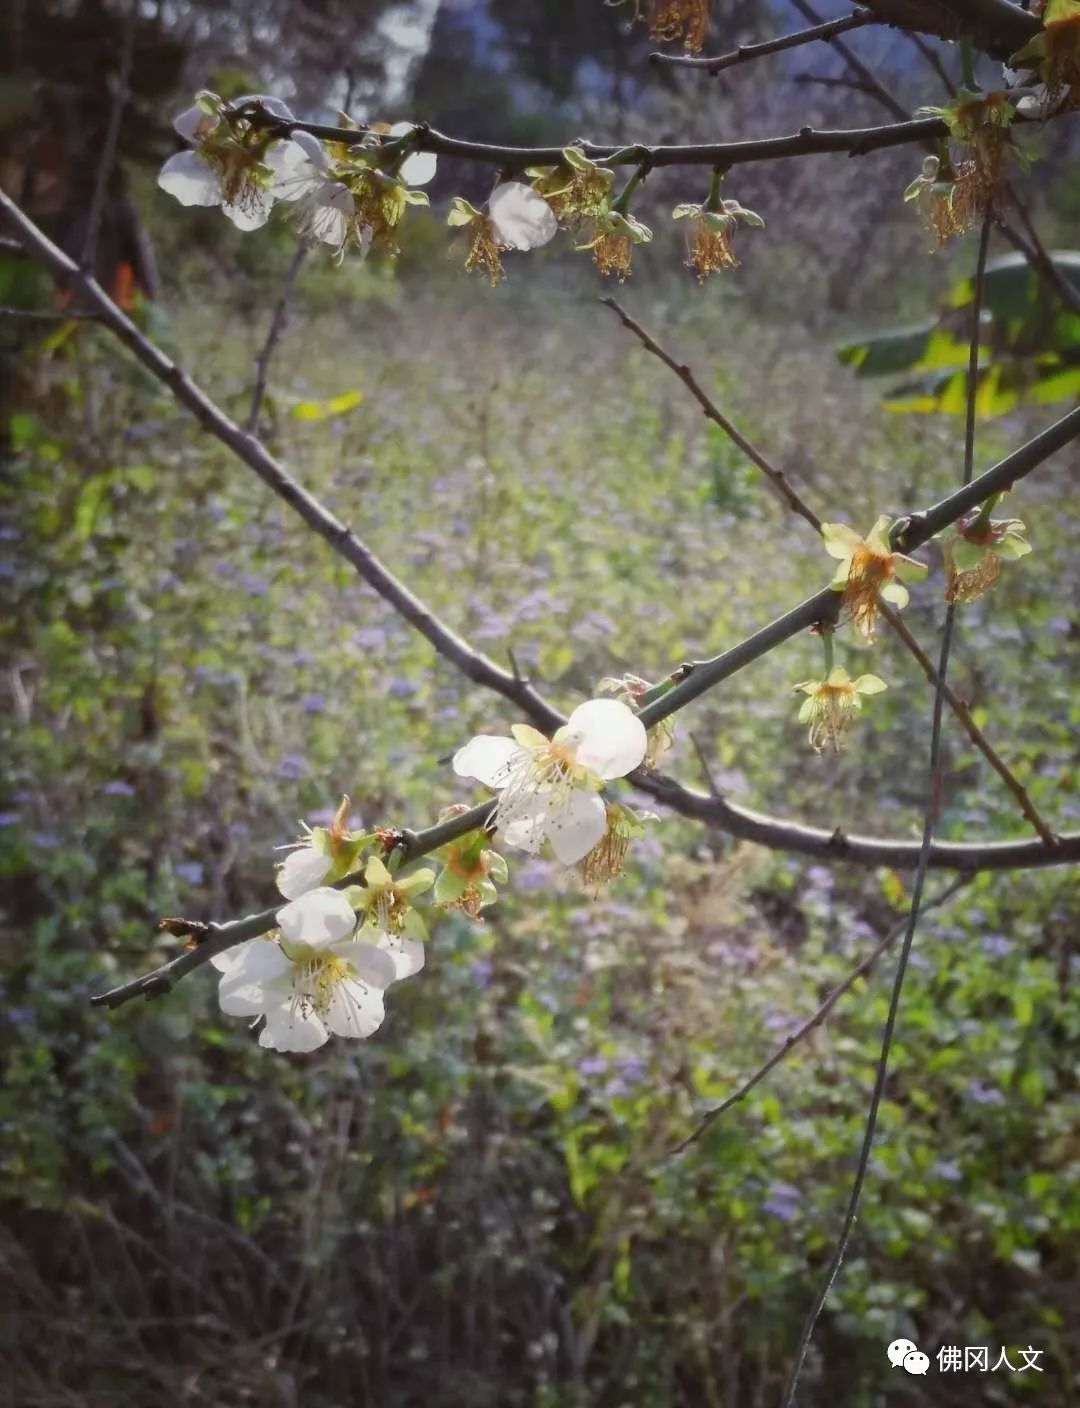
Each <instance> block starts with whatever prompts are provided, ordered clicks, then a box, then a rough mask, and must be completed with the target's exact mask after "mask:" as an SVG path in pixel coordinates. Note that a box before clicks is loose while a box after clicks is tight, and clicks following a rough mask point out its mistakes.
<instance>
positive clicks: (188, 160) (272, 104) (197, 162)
mask: <svg viewBox="0 0 1080 1408" xmlns="http://www.w3.org/2000/svg"><path fill="white" fill-rule="evenodd" d="M252 103H259V104H261V105H262V107H263V109H264V110H265V111H266V112H268V113H270V114H271V116H273V117H278V118H280V119H281V120H282V121H284V122H291V121H292V120H293V115H292V113H291V112H290V111H289V109H288V108H287V107H286V106H285V104H284V103H282V102H280V101H279V100H278V99H277V98H272V97H267V96H264V95H260V94H256V95H251V96H248V97H244V98H238V99H236V101H235V102H233V103H226V102H224V101H223V100H222V99H221V98H219V97H218V96H217V94H216V93H200V94H199V96H198V98H197V100H196V102H195V104H194V106H192V107H189V108H186V109H185V110H184V111H183V112H182V113H180V115H179V116H178V117H177V118H175V119H174V121H173V127H174V128H175V129H176V131H177V132H178V133H179V134H180V136H181V137H183V138H184V140H185V141H186V142H188V143H189V145H190V147H191V150H190V151H186V152H177V154H176V155H175V156H171V157H169V159H168V161H166V162H165V165H164V166H163V167H162V168H161V170H160V171H159V172H158V178H157V183H158V185H159V186H160V187H161V189H162V190H163V191H166V192H167V193H168V194H169V195H171V196H173V197H175V199H176V200H178V201H179V202H180V203H181V205H200V206H214V205H220V206H221V208H222V210H223V211H224V212H225V214H226V215H227V216H228V217H229V219H230V220H231V221H232V222H233V224H234V225H235V226H236V227H237V229H238V230H257V229H259V228H260V227H261V226H262V225H265V224H266V221H267V219H268V218H269V215H270V211H271V209H272V208H273V204H274V192H273V187H274V185H275V183H276V182H278V181H280V180H282V179H285V178H287V177H288V175H289V174H290V173H291V172H292V171H293V170H294V169H296V168H297V167H299V166H300V165H302V164H303V162H304V159H305V154H304V151H303V149H302V148H301V147H299V146H298V145H297V144H296V143H295V142H294V141H292V140H291V139H289V138H285V139H281V140H275V139H272V138H270V137H269V136H268V135H267V133H266V132H265V131H264V130H263V129H260V128H259V127H256V126H255V125H253V124H252V123H251V122H250V121H248V120H247V119H245V118H244V117H242V116H240V113H241V112H242V110H243V108H244V106H245V105H246V104H252Z"/></svg>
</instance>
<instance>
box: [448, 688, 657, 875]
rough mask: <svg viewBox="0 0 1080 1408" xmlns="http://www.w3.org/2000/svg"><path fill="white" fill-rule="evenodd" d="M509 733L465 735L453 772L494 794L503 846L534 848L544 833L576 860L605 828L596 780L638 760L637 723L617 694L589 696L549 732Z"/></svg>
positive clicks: (568, 860) (641, 752) (641, 744)
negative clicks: (504, 735)
mask: <svg viewBox="0 0 1080 1408" xmlns="http://www.w3.org/2000/svg"><path fill="white" fill-rule="evenodd" d="M511 732H512V733H513V738H497V737H493V736H491V735H486V734H482V735H480V736H479V737H477V738H473V739H472V740H470V742H468V743H467V744H466V745H465V747H464V748H461V749H459V750H458V752H457V753H455V755H454V771H455V772H456V773H457V775H458V776H459V777H471V778H475V779H476V781H477V782H482V783H483V784H484V785H485V786H486V787H491V788H494V789H495V790H496V791H497V792H498V793H499V800H498V802H497V803H496V806H495V817H494V822H495V826H496V828H497V829H498V830H499V831H500V832H501V833H502V835H503V839H504V840H505V841H506V843H507V845H509V846H515V847H517V848H518V849H520V850H523V851H530V852H532V853H533V854H535V853H536V852H537V851H539V850H540V848H541V846H543V844H544V842H545V840H547V841H550V842H551V847H552V850H553V851H554V852H555V855H556V856H557V857H558V859H559V860H560V861H561V862H562V863H563V865H576V864H577V862H578V861H579V860H581V859H582V858H583V857H584V856H586V855H588V853H589V852H590V851H591V850H592V849H593V847H594V846H595V845H596V844H597V843H598V842H599V841H600V839H601V838H602V837H603V835H604V833H605V832H606V830H607V809H606V807H605V806H604V802H603V799H602V798H601V796H600V791H601V789H602V787H603V785H604V783H605V782H610V781H611V780H612V779H614V778H617V777H625V776H626V774H627V773H629V772H633V770H634V769H635V768H636V767H639V766H640V765H641V761H642V759H643V758H644V757H645V749H646V747H647V744H648V740H647V738H646V736H645V728H644V726H643V724H642V722H641V720H640V719H639V718H638V717H637V715H636V714H635V713H634V712H633V710H632V709H629V708H628V707H627V706H626V705H625V704H623V703H621V702H620V701H619V700H617V699H590V700H589V702H588V703H587V704H581V705H579V706H578V707H577V708H576V709H575V710H574V712H573V713H572V714H571V715H570V718H569V719H568V720H567V722H566V723H565V724H564V725H563V727H562V728H560V729H559V730H558V731H557V732H556V734H555V736H554V738H551V739H547V738H545V737H544V735H543V734H542V733H539V732H537V730H536V729H534V728H530V727H529V726H528V725H527V724H517V725H515V726H514V728H513V729H512V730H511Z"/></svg>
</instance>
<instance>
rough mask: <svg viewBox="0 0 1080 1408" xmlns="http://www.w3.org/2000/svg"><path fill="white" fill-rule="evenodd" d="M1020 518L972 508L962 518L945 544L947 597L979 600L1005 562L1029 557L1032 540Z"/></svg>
mask: <svg viewBox="0 0 1080 1408" xmlns="http://www.w3.org/2000/svg"><path fill="white" fill-rule="evenodd" d="M1026 532H1027V529H1026V528H1025V527H1024V524H1023V522H1022V521H1021V519H1019V518H990V517H989V516H985V515H984V514H983V513H982V512H981V511H980V510H973V511H972V513H970V514H966V515H965V516H964V518H961V519H959V520H958V521H957V522H956V523H955V524H954V525H953V528H952V531H951V532H950V533H949V535H948V537H946V539H945V543H944V545H943V552H944V556H945V600H946V601H964V602H968V601H976V600H977V599H978V598H979V597H980V596H982V595H983V593H984V592H987V591H989V590H990V588H991V587H992V586H993V585H994V583H995V582H996V581H997V579H998V577H999V576H1000V575H1001V564H1002V562H1015V561H1016V560H1017V558H1021V557H1026V556H1027V554H1028V553H1029V552H1030V551H1031V544H1030V543H1029V542H1028V540H1027V538H1026V537H1025V536H1024V534H1025V533H1026Z"/></svg>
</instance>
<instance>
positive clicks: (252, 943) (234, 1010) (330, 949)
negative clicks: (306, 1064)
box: [211, 887, 397, 1051]
mask: <svg viewBox="0 0 1080 1408" xmlns="http://www.w3.org/2000/svg"><path fill="white" fill-rule="evenodd" d="M277 920H278V924H279V925H280V929H281V937H280V939H274V938H257V939H249V940H248V941H247V942H246V943H243V944H239V945H237V947H236V948H232V949H227V950H226V951H225V952H224V953H220V954H215V956H214V957H213V958H212V959H211V962H212V963H213V965H214V967H215V968H217V969H218V970H219V972H220V973H221V982H220V985H219V989H218V1000H219V1002H220V1003H221V1010H222V1011H223V1012H226V1013H227V1014H228V1015H229V1016H232V1017H254V1018H260V1017H261V1018H263V1019H264V1023H263V1028H262V1031H261V1032H260V1034H259V1044H260V1046H265V1047H269V1048H271V1049H273V1050H275V1051H314V1050H315V1049H316V1048H317V1047H320V1046H322V1045H323V1044H324V1043H325V1042H326V1041H327V1040H328V1039H329V1037H330V1036H331V1034H333V1035H335V1036H342V1037H354V1038H361V1037H368V1036H371V1034H372V1033H373V1032H375V1031H377V1030H378V1028H379V1026H380V1025H381V1023H382V1020H383V1016H384V1015H385V1014H384V1006H383V992H384V990H385V989H386V988H387V987H388V986H389V985H390V983H392V982H393V981H394V978H395V976H396V975H397V973H396V966H395V962H394V960H393V958H392V957H391V956H390V954H389V953H387V952H386V951H385V950H384V949H382V948H379V947H377V946H376V945H375V944H372V943H364V942H362V941H360V940H358V939H356V938H355V937H354V934H355V930H356V915H355V914H354V913H353V911H352V907H351V906H350V904H349V902H348V901H347V900H346V899H345V897H344V895H342V894H341V892H340V891H339V890H333V889H329V888H326V887H323V888H319V889H315V890H310V891H309V892H308V893H307V894H306V895H303V896H302V897H301V898H300V899H297V900H293V901H292V902H291V903H290V904H287V905H286V906H285V907H284V908H283V909H281V910H279V912H278V915H277Z"/></svg>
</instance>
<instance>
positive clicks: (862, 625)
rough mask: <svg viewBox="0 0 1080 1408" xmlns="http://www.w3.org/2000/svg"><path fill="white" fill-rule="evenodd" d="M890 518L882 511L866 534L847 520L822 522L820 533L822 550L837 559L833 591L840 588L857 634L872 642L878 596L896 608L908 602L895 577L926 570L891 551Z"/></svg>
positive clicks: (919, 576)
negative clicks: (851, 525)
mask: <svg viewBox="0 0 1080 1408" xmlns="http://www.w3.org/2000/svg"><path fill="white" fill-rule="evenodd" d="M890 522H891V520H890V518H889V515H888V514H887V513H883V514H882V515H881V517H880V518H878V520H877V521H876V523H875V524H874V526H873V528H871V530H870V532H869V533H868V534H867V536H866V537H865V538H860V537H859V535H858V533H856V532H855V530H854V529H853V528H849V527H848V526H847V524H846V523H823V524H822V525H821V536H822V538H823V540H824V544H825V551H826V552H827V553H828V554H829V556H830V557H835V558H838V559H839V560H840V566H839V567H838V568H837V569H836V575H835V577H834V578H833V580H832V581H831V582H830V583H829V585H830V586H831V587H832V589H833V591H837V592H843V594H844V601H843V605H844V610H845V611H846V613H847V615H848V616H849V617H850V619H851V624H852V625H853V626H854V627H855V632H856V634H857V635H859V636H861V637H862V639H863V640H864V641H865V642H866V643H867V645H869V644H871V643H872V642H873V639H874V632H875V627H876V625H877V616H878V597H879V596H880V597H881V598H882V600H883V601H887V602H889V603H890V605H892V606H895V607H896V608H897V609H898V610H899V609H900V608H902V607H904V606H906V605H907V604H908V601H909V599H910V598H909V595H908V590H907V588H906V587H905V586H904V584H903V582H902V581H899V580H898V578H901V577H902V578H905V579H906V580H907V581H909V582H910V581H921V579H922V578H923V577H925V576H926V574H927V571H928V570H929V569H928V568H927V566H926V564H925V563H923V562H916V561H915V560H914V558H910V557H905V556H904V554H903V553H900V552H893V550H892V548H891V547H890V546H889V536H888V533H889V524H890Z"/></svg>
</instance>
